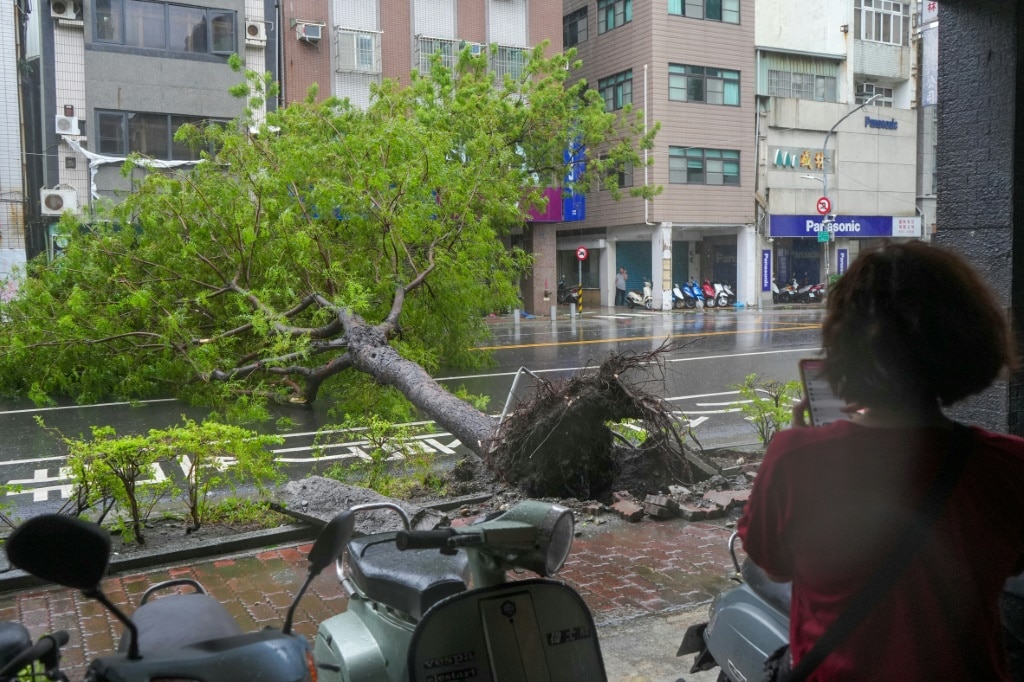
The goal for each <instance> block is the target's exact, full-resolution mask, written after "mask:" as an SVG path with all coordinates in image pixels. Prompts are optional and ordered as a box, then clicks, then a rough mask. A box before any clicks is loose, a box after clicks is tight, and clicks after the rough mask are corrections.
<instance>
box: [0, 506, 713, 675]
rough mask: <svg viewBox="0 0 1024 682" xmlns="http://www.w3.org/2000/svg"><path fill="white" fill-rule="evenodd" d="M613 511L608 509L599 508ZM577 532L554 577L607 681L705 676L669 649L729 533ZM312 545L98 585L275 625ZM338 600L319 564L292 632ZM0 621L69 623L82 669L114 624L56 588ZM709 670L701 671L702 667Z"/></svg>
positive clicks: (112, 636)
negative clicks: (180, 594) (194, 600)
mask: <svg viewBox="0 0 1024 682" xmlns="http://www.w3.org/2000/svg"><path fill="white" fill-rule="evenodd" d="M604 518H606V519H610V517H608V516H607V515H606V516H605V517H604ZM579 528H580V530H582V531H583V535H582V536H581V537H578V538H576V541H575V542H574V544H573V551H572V554H571V555H570V558H569V561H568V562H567V563H566V566H565V569H564V570H563V572H562V574H561V576H560V577H561V578H562V579H564V580H567V581H568V582H570V583H572V584H573V585H574V586H575V587H576V588H577V589H578V590H579V592H580V594H581V595H582V596H583V598H584V600H586V602H587V604H588V605H589V606H590V608H591V610H592V611H593V614H594V619H595V621H596V622H597V624H598V633H599V638H600V642H601V647H602V651H603V653H604V656H605V662H606V665H607V667H608V673H609V677H610V679H611V680H613V681H615V682H627V681H629V682H642V681H643V682H646V681H650V682H675V680H677V679H679V678H680V677H683V676H684V675H686V679H687V680H701V679H714V678H715V676H716V675H717V671H714V675H712V674H711V672H709V673H704V674H702V675H701V676H690V675H688V674H686V670H687V669H688V667H689V664H690V661H689V660H688V659H689V657H687V658H686V659H676V658H675V650H676V648H677V647H678V645H679V641H680V640H681V639H682V634H683V630H684V629H685V627H686V624H688V623H689V622H692V621H694V620H700V619H701V618H703V616H704V614H705V613H706V610H705V609H706V604H707V602H708V601H709V600H710V599H711V597H712V596H714V594H716V593H717V592H719V591H720V590H722V589H724V588H725V587H727V586H728V585H729V581H728V580H727V579H726V576H727V574H728V572H729V571H730V567H731V562H730V560H729V557H728V552H727V550H726V540H727V538H728V537H729V533H730V531H729V530H728V529H726V528H725V527H723V526H721V525H716V524H713V523H687V522H685V521H683V520H681V519H675V520H671V521H661V522H659V521H653V520H650V519H647V520H644V521H643V522H641V523H635V524H627V523H625V522H623V521H620V520H618V519H612V520H609V521H607V522H606V523H604V524H602V525H593V524H589V523H588V524H581V525H580V526H579ZM309 548H310V545H309V544H308V543H307V544H300V545H291V546H282V547H277V548H273V549H265V550H260V551H254V552H247V553H242V554H235V555H231V556H225V557H221V558H215V559H209V560H202V561H194V562H191V563H189V564H188V565H183V564H178V565H172V566H164V567H161V568H156V569H151V570H145V571H139V572H136V573H131V574H124V575H117V576H113V577H111V578H109V579H107V580H106V581H105V582H104V585H103V587H104V590H105V591H106V592H107V594H108V596H109V597H110V598H111V599H112V600H113V601H114V602H115V603H116V604H118V605H119V606H124V608H125V609H126V610H127V611H129V612H131V610H133V608H134V607H135V605H137V604H138V601H139V599H140V597H141V595H142V593H143V592H144V591H145V590H146V588H147V587H149V586H150V585H152V584H154V583H157V582H160V581H162V580H167V579H169V578H181V577H186V578H194V579H196V580H199V582H201V583H202V584H203V585H204V586H205V587H206V588H207V590H208V591H209V592H210V593H211V594H212V595H213V596H214V597H215V598H217V599H218V600H220V601H221V602H222V603H223V604H224V605H225V606H226V607H227V609H228V611H229V612H230V613H231V614H232V615H233V616H234V617H235V618H236V619H237V621H238V622H239V624H240V625H241V626H242V628H243V630H256V629H260V628H263V627H266V626H279V625H280V624H281V622H282V621H283V619H284V615H285V611H286V610H287V607H288V605H289V604H290V603H291V599H292V596H293V595H294V594H295V591H296V590H297V589H298V588H299V586H300V585H301V582H302V580H303V578H304V577H305V574H306V563H305V556H306V553H307V552H308V550H309ZM345 604H346V598H345V596H344V593H343V592H342V590H341V587H340V585H339V584H338V581H337V579H336V578H335V577H334V575H333V571H332V570H331V569H328V570H327V571H325V572H324V573H323V574H322V575H321V576H320V577H319V578H317V580H315V581H314V583H313V585H312V586H311V588H310V590H309V592H308V593H307V594H306V596H305V597H304V598H303V600H302V602H301V603H300V605H299V608H298V610H297V613H296V630H297V631H298V632H300V633H302V634H304V635H306V636H308V637H310V638H311V639H312V637H313V636H314V634H315V632H316V627H317V624H318V623H319V622H320V621H322V620H324V619H326V618H328V617H330V616H332V615H334V614H336V613H339V612H341V611H343V610H344V609H345ZM0 619H2V620H17V621H20V622H21V623H23V624H24V625H25V626H26V627H27V628H28V629H29V632H30V633H31V634H32V635H33V636H34V637H38V636H39V635H42V634H44V633H45V632H48V631H52V630H61V629H63V630H67V631H68V632H69V633H71V642H70V644H69V645H68V647H67V648H66V649H65V665H66V666H67V668H68V672H69V675H70V677H71V678H72V679H76V678H81V675H82V673H83V670H84V667H85V665H86V663H87V661H88V660H90V659H91V658H92V657H94V656H96V655H100V654H105V653H109V652H111V651H113V650H114V648H115V646H116V642H117V640H118V638H119V637H120V632H121V626H120V624H119V623H117V621H116V620H115V619H114V618H113V617H112V616H111V615H110V614H108V613H107V612H106V611H105V610H104V609H103V607H102V606H100V605H99V604H98V603H96V602H95V601H91V600H87V599H85V598H83V597H82V596H81V595H80V594H78V593H72V592H71V591H70V590H66V589H63V588H52V587H48V588H40V589H31V590H26V591H23V592H18V593H8V594H5V595H0ZM705 676H707V677H705Z"/></svg>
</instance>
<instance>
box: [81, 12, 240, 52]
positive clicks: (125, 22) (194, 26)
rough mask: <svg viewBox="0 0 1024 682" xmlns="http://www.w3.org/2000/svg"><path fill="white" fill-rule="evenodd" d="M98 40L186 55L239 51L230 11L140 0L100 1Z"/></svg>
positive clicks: (234, 20)
mask: <svg viewBox="0 0 1024 682" xmlns="http://www.w3.org/2000/svg"><path fill="white" fill-rule="evenodd" d="M95 16H96V30H95V33H94V35H95V40H96V41H97V42H102V43H111V44H114V45H124V46H126V47H138V48H144V49H147V50H168V51H171V52H181V53H186V54H230V53H232V52H234V51H235V50H236V33H237V30H236V15H235V12H232V11H228V10H218V9H206V8H203V7H192V6H188V5H171V4H168V3H164V2H142V1H141V0H97V1H96V12H95Z"/></svg>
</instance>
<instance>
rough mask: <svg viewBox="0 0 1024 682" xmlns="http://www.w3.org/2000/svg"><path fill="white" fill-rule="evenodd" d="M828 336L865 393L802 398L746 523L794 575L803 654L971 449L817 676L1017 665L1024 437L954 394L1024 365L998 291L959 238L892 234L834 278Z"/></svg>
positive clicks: (828, 351)
mask: <svg viewBox="0 0 1024 682" xmlns="http://www.w3.org/2000/svg"><path fill="white" fill-rule="evenodd" d="M822 338H823V349H824V352H825V359H824V374H825V377H826V378H827V379H828V381H829V383H830V385H831V386H832V388H833V390H834V391H835V392H836V394H837V395H838V396H839V397H840V398H842V399H843V400H845V401H846V402H847V404H848V405H850V406H856V407H857V408H859V409H857V410H856V412H852V414H853V416H852V417H851V419H850V420H847V421H839V422H834V423H832V424H830V425H828V426H823V427H818V428H801V427H803V426H805V422H804V410H805V409H806V407H807V406H806V403H801V404H800V405H798V406H797V409H796V410H795V412H794V426H795V427H796V428H792V429H789V430H787V431H783V432H781V433H779V434H778V435H777V436H776V437H775V438H774V439H773V440H772V442H771V445H770V446H769V448H768V451H767V453H766V454H765V459H764V462H763V464H762V465H761V468H760V470H759V472H758V476H757V480H756V482H755V484H754V489H753V491H752V492H751V497H750V501H749V503H748V504H747V508H746V511H745V514H744V516H743V517H742V518H741V520H740V522H739V528H738V530H739V533H740V535H741V537H742V538H743V544H744V548H745V550H746V552H747V553H748V555H749V556H750V558H751V559H752V560H753V561H754V562H755V563H757V564H758V565H759V566H760V567H761V568H763V569H764V570H765V571H766V572H767V573H768V574H769V575H770V576H772V577H773V578H775V579H776V580H780V581H785V580H792V581H793V602H792V607H791V612H790V646H791V652H792V660H793V664H794V665H795V664H796V663H798V662H799V661H800V659H801V657H802V656H804V655H806V654H807V652H808V651H810V649H811V648H812V647H813V646H814V643H815V642H816V641H817V640H818V638H819V637H821V636H822V634H823V633H824V632H826V631H827V630H828V628H829V626H830V624H832V623H833V621H835V620H836V618H838V617H839V616H840V614H842V613H843V612H844V611H845V609H846V608H847V606H848V605H849V603H850V601H851V600H852V599H853V598H854V596H855V595H857V593H858V592H859V590H860V588H861V587H862V586H863V585H864V583H865V582H867V581H868V579H869V578H870V577H871V576H872V575H873V574H874V572H875V569H876V568H877V567H878V566H879V564H881V563H882V562H883V561H885V560H886V559H887V558H888V557H889V556H890V555H891V554H892V553H895V552H899V551H901V549H902V548H901V547H899V546H896V545H898V544H900V543H899V542H898V540H899V539H900V537H901V535H902V533H903V532H904V531H905V529H906V528H907V527H908V525H909V524H910V519H912V518H913V517H914V516H915V514H917V513H918V512H919V511H920V510H921V507H922V502H923V499H924V498H925V497H926V496H927V495H928V493H929V491H930V490H931V488H932V486H933V485H934V484H935V481H936V479H937V477H938V473H939V471H940V469H941V467H940V464H941V463H942V462H943V461H944V460H945V458H946V457H966V458H967V460H966V464H965V465H964V467H963V469H962V471H961V473H959V475H958V478H956V483H955V486H954V488H953V490H952V492H951V493H950V494H949V496H948V498H946V499H945V502H944V503H943V506H942V507H941V508H940V509H941V511H940V513H939V515H938V517H937V518H936V520H935V521H934V523H933V524H932V525H931V526H930V528H929V529H928V530H927V531H925V533H926V535H925V541H924V543H923V544H921V545H920V546H919V548H918V549H916V550H914V553H913V555H912V556H911V557H910V558H909V561H908V562H907V563H906V567H905V568H903V569H902V570H901V571H900V572H899V574H898V577H897V578H896V581H895V583H892V587H890V588H889V589H888V590H887V591H886V592H885V594H884V596H883V597H882V599H881V600H880V602H879V603H878V604H877V605H876V606H874V607H873V608H872V609H871V612H870V613H869V615H868V616H867V617H866V618H865V619H863V620H862V621H861V622H860V624H859V625H858V626H857V627H856V628H855V629H854V630H853V631H852V633H851V634H850V635H849V636H847V637H846V638H844V640H843V641H842V642H841V643H839V644H838V645H837V646H836V647H835V648H834V649H833V650H832V651H831V652H830V653H829V654H828V655H827V656H826V657H825V659H824V660H823V661H822V662H821V663H820V664H819V665H818V667H817V668H816V669H815V670H814V671H813V672H812V673H811V675H810V677H809V678H808V679H810V680H869V679H870V680H883V679H889V680H901V681H907V680H1008V679H1010V678H1009V674H1008V672H1007V668H1006V663H1005V655H1004V652H1003V649H1002V644H1001V639H1000V638H1001V632H1000V625H999V614H998V610H997V601H998V598H999V594H1000V591H1001V590H1002V587H1003V584H1004V582H1005V580H1006V579H1007V577H1009V576H1010V575H1011V574H1014V573H1017V572H1019V571H1021V570H1022V569H1024V564H1022V559H1024V440H1022V439H1020V438H1016V437H1013V436H1006V435H1002V434H997V433H992V432H989V431H986V430H984V429H981V428H979V427H971V428H970V429H969V435H963V434H965V431H964V430H963V429H959V430H958V428H957V425H956V424H955V423H954V422H952V421H951V420H950V419H949V418H948V417H946V416H945V414H944V413H943V410H942V407H944V406H948V405H950V404H952V403H954V402H956V401H958V400H961V399H962V398H965V397H967V396H969V395H971V394H973V393H977V392H979V391H982V390H984V389H985V388H986V387H988V386H989V385H990V384H991V383H992V381H993V380H994V379H995V378H996V377H997V376H998V375H999V373H1000V372H1001V371H1003V370H1004V369H1013V368H1015V367H1016V356H1015V353H1014V345H1013V340H1012V337H1011V334H1010V329H1009V325H1008V323H1007V321H1006V319H1005V316H1004V315H1003V312H1002V309H1001V307H1000V306H999V304H998V302H997V301H996V300H995V298H994V296H993V295H992V293H991V292H990V290H989V289H988V287H987V286H986V285H985V283H984V282H983V281H982V280H981V278H980V277H979V276H978V275H977V274H976V273H975V272H974V271H973V270H972V269H971V268H970V266H968V265H967V264H966V263H965V262H964V261H963V260H962V259H961V258H960V257H958V256H957V255H955V254H953V253H951V252H948V251H945V250H942V249H939V248H937V247H931V246H928V245H926V244H923V243H921V242H910V243H904V244H889V245H886V246H884V247H883V248H881V249H879V250H877V251H874V252H871V253H867V254H864V255H861V256H860V257H859V258H858V259H857V260H856V261H855V262H854V263H853V265H852V266H851V267H850V270H849V271H848V272H847V273H846V274H845V275H844V276H843V277H842V278H840V280H839V281H838V282H837V283H836V285H835V287H834V288H833V290H832V292H831V294H830V296H829V299H828V311H827V315H826V318H825V321H824V323H823V327H822ZM958 433H959V434H961V435H958Z"/></svg>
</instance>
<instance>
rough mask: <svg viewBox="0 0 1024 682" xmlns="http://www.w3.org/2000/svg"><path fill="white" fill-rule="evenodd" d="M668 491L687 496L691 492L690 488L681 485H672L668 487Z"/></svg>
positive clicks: (679, 495) (678, 495)
mask: <svg viewBox="0 0 1024 682" xmlns="http://www.w3.org/2000/svg"><path fill="white" fill-rule="evenodd" d="M668 492H669V493H670V494H672V495H675V496H676V497H686V496H687V495H689V494H690V489H689V488H685V487H683V486H681V485H670V486H669V487H668Z"/></svg>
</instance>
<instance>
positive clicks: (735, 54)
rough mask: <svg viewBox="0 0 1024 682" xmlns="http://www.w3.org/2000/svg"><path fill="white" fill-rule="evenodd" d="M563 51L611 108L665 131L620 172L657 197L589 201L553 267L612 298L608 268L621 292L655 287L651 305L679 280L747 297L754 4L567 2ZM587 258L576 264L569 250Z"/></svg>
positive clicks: (666, 300)
mask: <svg viewBox="0 0 1024 682" xmlns="http://www.w3.org/2000/svg"><path fill="white" fill-rule="evenodd" d="M563 11H564V14H563V31H564V35H565V37H564V44H565V47H575V48H576V49H577V50H578V54H579V57H580V58H581V59H582V62H583V69H582V75H583V77H584V78H586V80H587V82H588V84H589V85H590V87H596V88H598V89H599V90H600V92H601V94H602V95H603V96H604V98H605V102H606V109H607V110H608V111H617V110H620V109H622V108H623V107H624V106H625V105H627V104H632V106H633V107H634V108H635V109H636V110H638V111H642V112H643V115H644V117H645V121H646V123H647V124H648V125H653V124H654V122H655V121H658V122H660V124H661V130H660V132H659V133H658V135H657V139H656V140H655V148H654V149H653V150H652V151H651V155H652V157H653V163H652V164H651V165H650V166H649V167H647V168H634V169H629V170H627V172H625V173H623V174H622V175H621V176H620V178H619V184H620V186H622V187H623V189H624V190H626V189H628V188H629V187H630V186H635V185H640V184H651V185H660V186H661V187H662V188H663V191H662V193H661V194H660V195H658V196H657V197H656V198H655V199H653V200H650V201H644V200H641V199H636V198H629V197H626V198H623V199H621V200H619V201H615V200H613V199H612V198H611V197H610V196H609V193H608V192H607V191H602V190H600V189H598V190H596V191H592V192H590V193H589V194H588V195H587V197H586V210H585V217H584V219H583V220H582V221H578V222H567V223H562V224H561V225H559V226H558V241H557V247H558V271H559V273H560V274H565V275H566V277H567V279H568V280H570V281H573V280H575V279H576V274H577V272H578V270H579V269H582V275H583V284H584V286H585V287H589V288H592V289H596V290H597V291H598V292H599V298H600V302H601V303H602V304H603V305H611V304H612V302H613V298H614V286H615V285H614V282H615V273H616V271H617V270H618V268H619V267H625V268H626V270H627V274H628V277H629V279H628V282H627V285H628V288H630V289H634V290H640V289H641V287H642V286H643V282H644V281H645V280H646V281H650V282H651V283H652V285H653V295H654V299H655V301H654V303H655V307H656V308H662V307H667V306H669V305H670V304H671V288H672V284H673V283H674V282H679V283H682V282H683V281H685V280H686V279H687V278H689V277H696V278H697V279H699V280H703V279H705V278H707V279H713V280H718V281H721V282H730V283H733V284H734V285H736V286H737V287H738V290H739V293H740V300H741V301H746V300H748V299H750V298H751V296H752V294H748V293H747V292H748V291H750V292H752V291H753V288H754V284H755V277H756V272H757V270H756V267H755V263H754V261H753V253H754V250H755V245H754V238H755V233H754V202H753V193H754V164H755V154H754V150H755V146H754V119H755V116H754V88H755V82H756V81H755V70H754V51H753V44H754V2H753V0H685V1H684V0H653V1H652V0H636V1H634V0H596V1H594V0H587V1H585V0H566V1H565V2H564V3H563ZM580 246H584V247H586V248H587V249H588V258H587V260H586V261H584V262H583V263H582V268H580V266H578V265H577V262H576V256H575V254H576V250H577V248H578V247H580Z"/></svg>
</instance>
